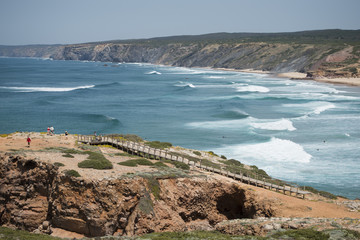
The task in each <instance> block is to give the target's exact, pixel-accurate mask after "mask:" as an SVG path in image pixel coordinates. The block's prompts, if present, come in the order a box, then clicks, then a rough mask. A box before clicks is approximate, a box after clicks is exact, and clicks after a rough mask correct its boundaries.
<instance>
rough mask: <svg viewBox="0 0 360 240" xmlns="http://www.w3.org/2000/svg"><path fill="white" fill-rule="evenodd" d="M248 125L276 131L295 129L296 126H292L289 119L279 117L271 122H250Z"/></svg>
mask: <svg viewBox="0 0 360 240" xmlns="http://www.w3.org/2000/svg"><path fill="white" fill-rule="evenodd" d="M250 126H252V127H254V128H258V129H264V130H276V131H282V130H287V131H295V130H296V128H295V127H294V126H293V123H292V122H291V121H290V120H289V119H284V118H283V119H281V120H278V121H272V122H252V123H250Z"/></svg>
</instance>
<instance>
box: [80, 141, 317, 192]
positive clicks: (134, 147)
mask: <svg viewBox="0 0 360 240" xmlns="http://www.w3.org/2000/svg"><path fill="white" fill-rule="evenodd" d="M78 142H82V143H86V144H91V145H99V144H108V145H112V146H114V147H116V148H118V149H121V150H123V151H126V152H128V153H131V154H134V155H139V154H143V155H144V156H146V155H147V156H148V157H149V158H150V156H152V157H153V158H155V159H159V160H160V159H161V158H163V159H167V160H171V161H178V162H182V163H185V164H188V165H189V166H193V167H197V168H200V169H203V170H205V171H209V172H213V173H217V174H221V175H224V176H227V177H229V178H233V179H235V180H238V181H241V182H243V183H247V184H251V185H254V186H257V187H263V188H265V189H269V190H275V191H277V192H282V193H284V194H289V195H290V196H296V197H302V198H305V195H306V194H309V193H310V192H307V191H303V190H301V189H300V188H296V187H291V186H279V185H276V184H272V183H269V182H265V181H262V180H258V179H254V178H250V177H247V176H244V175H242V174H235V173H232V172H229V171H225V170H222V169H217V168H214V167H209V166H204V165H201V161H200V163H197V162H194V161H190V160H188V159H187V158H184V157H181V156H177V155H172V154H171V153H170V152H168V151H166V150H161V149H157V148H151V147H149V146H146V145H144V144H140V143H136V142H131V141H123V140H119V139H114V138H111V137H95V136H88V135H78Z"/></svg>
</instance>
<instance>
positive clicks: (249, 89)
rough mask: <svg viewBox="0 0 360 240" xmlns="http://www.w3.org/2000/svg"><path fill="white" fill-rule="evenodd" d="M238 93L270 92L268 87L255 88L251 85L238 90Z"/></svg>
mask: <svg viewBox="0 0 360 240" xmlns="http://www.w3.org/2000/svg"><path fill="white" fill-rule="evenodd" d="M236 91H237V92H260V93H267V92H269V91H270V90H269V89H268V88H267V87H263V86H255V85H249V86H242V87H237V88H236Z"/></svg>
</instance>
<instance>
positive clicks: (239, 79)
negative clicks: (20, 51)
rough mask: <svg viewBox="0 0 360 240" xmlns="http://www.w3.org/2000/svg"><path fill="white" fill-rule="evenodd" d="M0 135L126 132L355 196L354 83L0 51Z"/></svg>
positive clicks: (358, 170) (359, 156) (359, 107)
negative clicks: (0, 53)
mask: <svg viewBox="0 0 360 240" xmlns="http://www.w3.org/2000/svg"><path fill="white" fill-rule="evenodd" d="M0 102H1V104H0V133H11V132H15V131H40V132H45V131H46V129H47V127H48V126H54V128H55V132H56V133H64V132H65V131H68V132H69V133H79V134H93V133H94V131H96V132H97V133H98V134H107V133H124V134H126V133H131V134H136V135H139V136H141V137H142V138H144V139H146V140H159V141H166V142H171V143H172V144H173V145H177V146H181V147H186V148H191V149H198V150H207V151H213V152H215V153H216V154H218V155H224V156H226V157H227V158H228V159H230V158H233V159H236V160H239V161H241V162H242V163H245V164H249V165H256V166H258V167H259V168H262V169H264V170H265V171H266V172H267V173H268V174H269V175H271V176H273V177H275V178H279V179H282V180H285V181H290V182H293V183H295V184H297V185H307V186H312V187H315V188H318V189H319V190H324V191H329V192H331V193H333V194H337V195H342V196H346V197H348V198H351V199H355V198H360V191H359V189H360V164H359V163H360V147H359V146H360V87H351V86H342V85H331V84H325V83H318V82H314V81H300V80H289V79H281V78H275V77H270V76H267V75H260V74H250V73H241V72H230V71H217V70H207V69H195V68H191V69H189V68H181V67H168V66H157V65H151V64H143V63H102V62H81V61H52V60H50V59H35V58H0Z"/></svg>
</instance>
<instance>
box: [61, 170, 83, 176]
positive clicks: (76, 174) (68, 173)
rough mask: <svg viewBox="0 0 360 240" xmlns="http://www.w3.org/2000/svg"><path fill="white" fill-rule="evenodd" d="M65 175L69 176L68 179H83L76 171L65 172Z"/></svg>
mask: <svg viewBox="0 0 360 240" xmlns="http://www.w3.org/2000/svg"><path fill="white" fill-rule="evenodd" d="M64 173H65V176H68V177H81V175H80V173H78V172H77V171H76V170H73V169H71V170H65V171H64Z"/></svg>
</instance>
